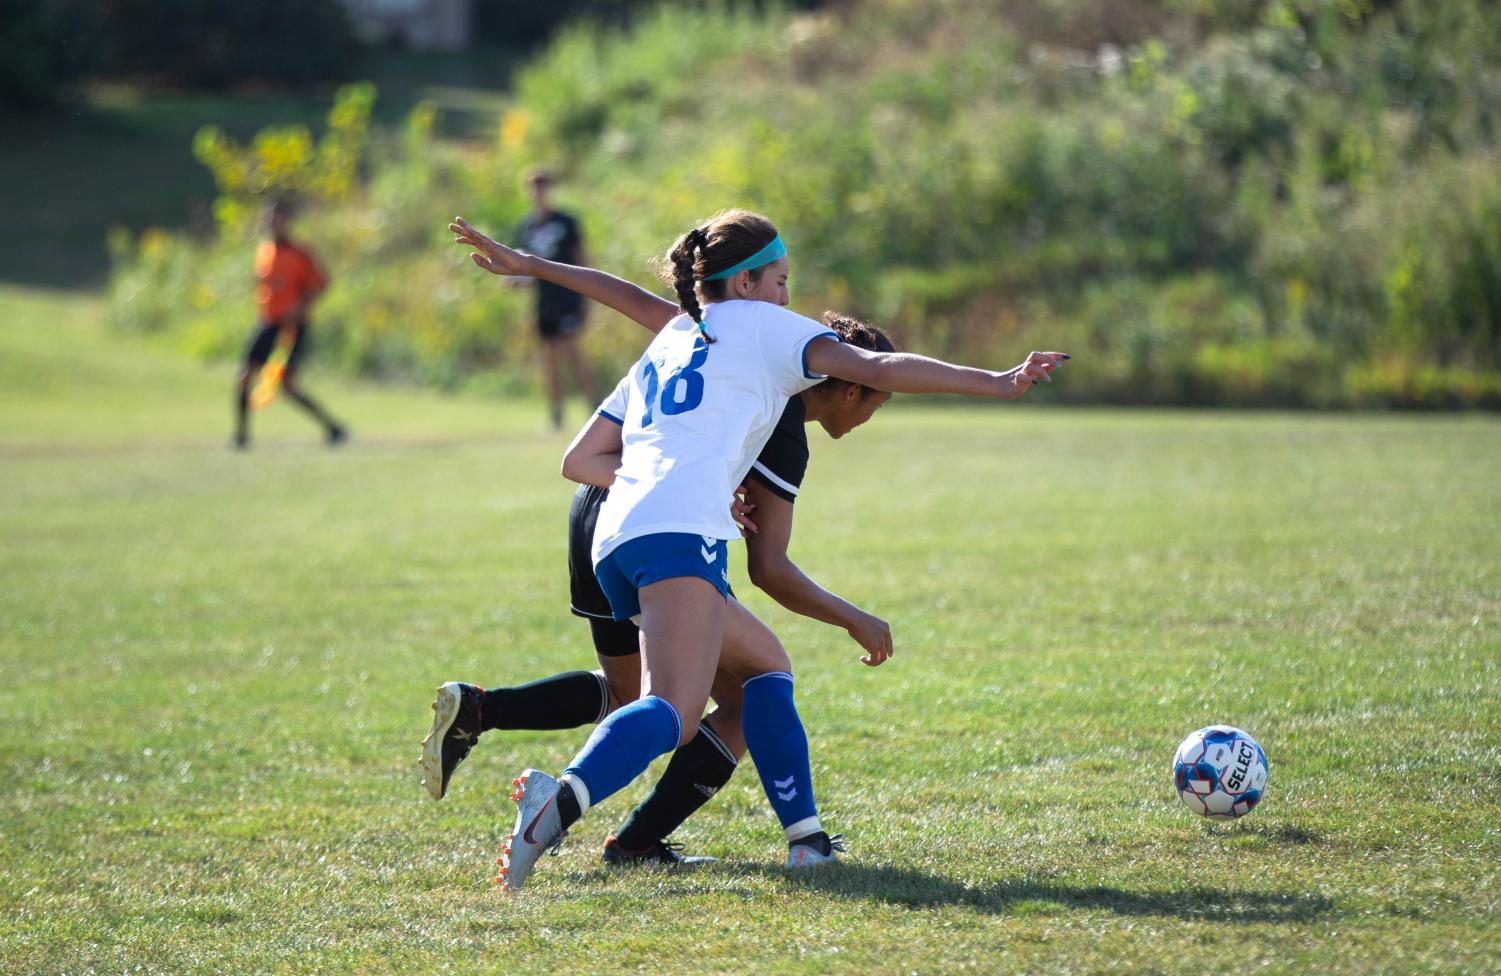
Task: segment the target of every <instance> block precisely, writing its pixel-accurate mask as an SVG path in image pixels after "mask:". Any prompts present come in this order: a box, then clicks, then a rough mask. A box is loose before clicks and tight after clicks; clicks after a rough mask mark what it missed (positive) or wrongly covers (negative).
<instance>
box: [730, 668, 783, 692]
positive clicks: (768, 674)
mask: <svg viewBox="0 0 1501 976" xmlns="http://www.w3.org/2000/svg"><path fill="white" fill-rule="evenodd" d="M762 678H786V679H787V680H788V681H791V680H792V675H790V674H788V673H787V672H786V671H764V672H762V673H761V674H755V675H751V676H750V677H749V678H746V679H745V680H744V681H742V682H740V687H742V688H749V687H750V683H751V682H752V681H760V680H761V679H762Z"/></svg>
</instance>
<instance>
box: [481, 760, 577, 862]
mask: <svg viewBox="0 0 1501 976" xmlns="http://www.w3.org/2000/svg"><path fill="white" fill-rule="evenodd" d="M511 785H512V786H514V787H516V789H515V791H514V792H512V793H511V799H512V800H514V801H516V826H515V827H513V828H512V829H511V833H510V835H509V836H508V837H506V843H505V847H504V848H502V853H501V856H500V857H498V858H496V859H495V863H496V864H499V865H500V875H499V876H498V877H496V879H495V883H496V884H498V885H500V886H501V887H503V888H504V889H505V890H506V891H520V890H521V886H522V885H523V884H525V883H526V878H527V875H529V874H531V873H532V867H533V865H535V864H536V863H537V858H539V857H541V856H542V854H543V853H544V852H548V851H550V852H552V853H557V850H558V848H559V847H560V846H562V843H563V818H562V816H561V815H560V814H559V813H558V803H557V799H558V781H557V780H555V779H553V778H552V777H551V776H549V775H547V774H546V773H544V772H542V771H541V770H537V769H524V770H522V771H521V775H520V776H518V777H516V778H515V779H513V780H511Z"/></svg>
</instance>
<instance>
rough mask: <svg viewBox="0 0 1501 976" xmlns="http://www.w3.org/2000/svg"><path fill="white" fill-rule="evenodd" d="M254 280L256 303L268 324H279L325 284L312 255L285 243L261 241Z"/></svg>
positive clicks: (256, 252)
mask: <svg viewBox="0 0 1501 976" xmlns="http://www.w3.org/2000/svg"><path fill="white" fill-rule="evenodd" d="M255 278H256V285H255V304H256V307H257V308H258V309H259V310H260V313H261V318H262V319H263V320H264V321H267V322H280V321H281V320H282V319H283V318H285V317H286V315H287V313H288V312H290V311H291V310H292V306H294V305H296V304H297V303H298V302H300V301H302V300H303V299H304V298H306V297H307V296H308V295H310V294H313V293H316V292H318V291H321V290H322V289H323V286H324V284H326V280H325V279H324V277H323V272H321V271H319V270H318V265H317V264H315V263H314V262H313V258H312V255H310V254H308V252H306V251H304V250H303V249H302V248H300V247H297V246H296V245H294V244H291V243H288V242H286V241H262V242H261V245H260V247H258V248H256V249H255Z"/></svg>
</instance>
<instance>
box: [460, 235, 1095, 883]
mask: <svg viewBox="0 0 1501 976" xmlns="http://www.w3.org/2000/svg"><path fill="white" fill-rule="evenodd" d="M455 229H456V230H457V231H459V232H460V233H462V232H463V230H464V229H465V226H464V225H462V224H455ZM461 239H462V238H461ZM474 259H475V261H476V263H478V264H479V265H480V266H481V267H486V268H487V269H489V270H496V269H495V267H494V266H493V265H494V264H495V261H496V259H495V258H494V257H493V256H492V255H491V254H490V253H488V252H485V253H479V254H475V255H474ZM669 260H670V262H671V265H672V267H673V269H674V271H675V274H674V287H675V290H676V292H677V295H678V300H679V306H680V307H681V308H682V309H683V314H682V315H681V316H679V317H677V318H675V319H673V320H672V321H671V322H670V323H668V325H667V326H666V327H665V328H663V329H662V331H661V332H660V333H658V334H657V336H656V338H655V339H653V340H652V342H651V344H650V345H649V346H648V347H647V350H646V352H645V354H643V356H642V357H641V359H640V360H639V361H638V362H637V364H636V366H635V367H634V368H633V369H632V371H631V374H630V375H631V387H630V396H629V403H628V407H627V411H626V416H625V418H624V421H625V423H624V424H623V426H622V453H621V462H620V467H619V468H618V469H617V470H616V473H615V480H614V482H613V484H612V485H611V488H610V497H609V499H607V500H606V502H605V504H604V505H603V506H602V507H601V510H600V516H599V521H598V524H597V526H596V529H595V537H594V553H593V555H594V562H595V575H596V576H597V577H598V579H599V582H600V585H601V587H603V589H604V591H605V593H606V595H607V596H608V597H609V599H610V605H611V609H612V610H613V612H614V614H615V616H616V617H617V618H618V619H638V622H639V626H640V628H641V633H642V638H641V641H642V682H641V692H642V697H641V698H640V699H638V700H637V701H635V702H632V703H631V704H629V705H627V706H625V707H623V708H621V709H619V710H618V711H616V712H614V713H612V714H611V715H610V716H609V717H608V718H606V719H605V720H604V722H602V723H600V725H599V726H598V727H596V729H595V730H594V733H593V734H592V735H591V736H590V737H589V740H588V742H586V743H585V744H584V747H583V748H582V749H581V750H580V751H579V753H578V754H577V755H576V756H575V757H574V759H573V761H572V762H571V763H569V765H568V766H567V768H566V769H565V770H564V771H563V775H562V776H561V777H560V778H559V779H553V778H552V777H551V776H549V775H547V774H546V773H543V772H540V771H538V770H534V769H527V770H524V771H523V772H522V774H521V776H519V777H518V778H517V780H516V785H517V791H516V792H515V793H513V794H512V796H513V798H514V799H515V800H516V801H517V804H518V810H517V818H516V825H515V828H514V829H513V831H512V834H511V837H510V838H509V842H508V843H507V845H506V846H505V848H504V849H503V850H504V856H503V857H502V858H501V864H502V867H501V873H502V876H503V877H504V883H505V885H506V887H507V888H508V889H511V890H515V889H519V888H520V887H521V886H522V885H523V884H524V882H525V880H526V878H527V876H528V875H529V874H530V873H531V870H532V868H533V867H534V866H535V864H536V861H537V859H538V857H540V855H541V854H542V853H543V852H544V851H546V850H548V849H550V848H553V847H555V846H557V845H558V844H559V843H560V842H561V840H562V837H563V833H564V831H565V830H566V829H567V828H568V827H569V826H570V825H571V824H572V823H573V822H574V821H576V820H577V819H578V818H579V817H580V816H582V815H583V814H584V813H585V812H586V811H587V810H588V809H589V808H590V806H592V805H593V804H595V803H598V802H599V801H601V800H603V799H604V798H605V797H607V796H609V795H610V794H612V793H614V792H616V791H617V790H619V789H620V788H621V787H623V786H625V785H626V784H627V783H629V782H630V781H631V780H633V779H635V777H636V776H638V775H639V774H640V773H641V772H642V771H643V770H644V769H645V768H646V767H647V765H648V764H649V763H650V762H651V760H652V759H654V758H656V757H657V756H659V755H661V754H663V753H665V752H667V751H669V750H670V749H673V748H675V747H676V746H679V745H682V744H684V743H686V742H687V741H688V740H689V739H691V738H692V737H693V736H694V735H695V734H696V732H697V731H698V716H700V715H702V714H703V710H704V706H705V705H706V704H707V701H708V697H709V691H710V686H711V684H712V681H713V678H714V674H715V670H716V668H717V666H718V658H719V649H720V646H721V642H722V638H723V634H724V625H725V615H726V599H725V598H726V591H727V589H728V580H727V578H726V574H725V568H724V563H725V541H726V540H728V539H731V538H734V537H735V536H736V535H738V528H737V527H736V525H735V523H734V520H733V519H732V518H731V516H730V513H729V511H728V508H727V506H726V501H727V499H728V498H729V496H730V494H731V493H732V491H733V490H734V488H735V487H736V486H737V485H739V484H740V482H741V481H742V480H743V479H744V477H745V475H746V473H747V472H748V471H749V469H750V466H751V462H752V460H753V459H754V458H755V456H756V454H757V452H758V451H759V450H760V448H761V445H762V444H763V443H764V442H765V440H766V438H767V437H768V436H769V435H770V434H771V431H772V428H773V427H774V426H775V424H776V421H777V418H778V416H779V414H780V412H781V408H782V405H783V404H784V403H785V401H786V399H787V398H788V397H790V396H793V395H795V394H797V393H800V392H801V391H802V390H804V389H807V388H808V387H811V386H813V385H814V384H816V383H818V382H820V381H822V380H823V379H824V378H825V377H826V376H836V377H838V378H840V379H844V380H847V381H850V382H856V383H861V384H863V385H866V386H869V387H871V388H873V389H878V390H886V391H889V392H893V393H956V394H964V395H970V396H986V397H999V398H1004V399H1014V398H1016V397H1019V396H1021V395H1022V394H1023V393H1025V392H1026V391H1027V389H1029V388H1030V387H1031V385H1032V384H1033V383H1035V382H1038V381H1050V377H1049V373H1050V372H1051V371H1052V370H1053V369H1055V368H1056V367H1057V366H1058V364H1059V363H1060V362H1061V361H1062V360H1063V359H1065V358H1067V357H1066V356H1065V355H1064V354H1062V353H1032V354H1030V355H1029V356H1028V357H1027V359H1026V361H1025V362H1023V363H1021V364H1020V365H1018V366H1016V367H1013V368H1012V369H1009V370H1006V371H1004V372H992V371H989V370H981V369H972V368H968V367H962V366H955V365H951V364H949V363H944V362H941V361H939V360H934V359H928V358H925V357H922V356H914V355H910V354H904V353H872V352H867V351H864V350H858V349H853V348H851V347H849V346H847V345H843V344H841V343H840V342H839V341H838V337H837V336H836V335H835V334H834V333H833V332H831V331H830V330H828V329H827V328H826V327H825V326H823V325H822V324H821V323H818V322H815V321H813V320H812V319H807V318H804V317H803V316H800V315H797V314H795V313H792V312H789V311H786V310H785V309H784V308H782V307H781V306H783V305H785V304H786V302H787V273H788V260H787V252H786V248H785V246H784V245H783V244H782V241H781V238H780V237H779V236H778V234H777V231H776V228H775V227H774V226H773V225H772V224H771V222H770V221H769V220H767V219H766V218H764V217H761V216H760V215H758V214H752V213H748V212H746V211H728V212H726V213H723V214H720V215H718V216H717V217H715V218H714V219H712V220H711V221H709V223H708V224H707V225H706V226H704V227H698V228H694V229H693V230H691V231H689V232H688V233H687V234H685V235H683V237H682V238H680V239H679V241H678V242H677V244H676V245H675V246H674V247H673V249H672V251H671V252H670V253H669ZM519 264H520V265H521V266H523V267H525V266H526V265H527V262H526V261H525V260H522V261H520V262H519ZM501 273H512V272H501ZM560 283H562V282H560ZM586 294H587V292H586ZM701 302H702V303H703V304H701ZM704 305H707V308H705V307H704ZM742 715H743V718H742V722H743V731H744V734H745V741H746V745H747V747H748V748H749V750H750V753H751V757H752V758H753V759H754V760H755V763H756V767H757V771H758V773H759V774H760V776H761V780H762V786H763V787H764V788H765V790H766V793H767V798H768V799H769V800H770V801H771V804H772V807H773V808H774V809H775V810H776V812H777V815H778V818H779V819H780V820H781V822H782V826H783V830H784V832H785V834H786V836H787V839H788V841H789V845H790V850H789V862H790V863H797V862H799V861H801V860H805V859H807V858H809V857H818V858H820V859H827V858H830V857H831V856H832V855H831V853H830V852H828V850H827V846H826V845H827V844H828V843H829V838H828V836H827V834H825V833H824V832H823V828H822V826H821V825H820V823H819V821H818V816H817V813H816V808H815V807H814V804H813V797H812V783H811V776H810V774H809V771H808V750H807V737H806V735H805V734H804V732H803V729H802V723H801V721H800V720H799V719H798V716H797V710H796V708H795V706H794V705H793V700H792V680H791V675H790V674H779V673H772V674H762V675H758V676H756V677H754V678H752V679H750V680H748V681H747V682H746V685H745V689H744V703H743V706H742Z"/></svg>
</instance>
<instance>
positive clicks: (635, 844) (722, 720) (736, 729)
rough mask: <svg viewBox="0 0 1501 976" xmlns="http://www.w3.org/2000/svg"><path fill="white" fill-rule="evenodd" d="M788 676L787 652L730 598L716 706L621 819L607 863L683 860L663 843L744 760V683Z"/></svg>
mask: <svg viewBox="0 0 1501 976" xmlns="http://www.w3.org/2000/svg"><path fill="white" fill-rule="evenodd" d="M791 670H792V665H791V662H790V661H789V660H788V657H787V652H786V651H785V650H784V649H783V648H782V644H781V642H780V641H778V640H777V638H776V635H775V634H773V633H772V632H771V628H769V627H767V626H766V625H765V624H764V623H762V622H761V621H760V620H758V619H757V618H756V617H755V615H754V614H752V613H751V612H750V611H748V610H746V609H745V607H744V606H742V605H741V604H740V603H739V602H738V601H736V600H735V599H733V598H731V599H730V601H729V604H728V606H727V608H726V615H725V636H724V643H723V646H722V648H721V651H720V662H719V670H718V671H717V672H716V674H715V677H714V687H713V696H714V701H715V704H716V705H717V706H718V707H716V709H715V710H714V712H713V713H712V714H710V715H709V716H708V717H707V718H706V719H705V720H704V721H703V722H702V723H700V725H699V731H698V735H697V736H695V737H694V738H693V740H692V741H690V742H688V743H687V744H686V745H684V746H683V747H682V748H681V749H678V750H677V751H676V752H675V753H673V756H672V761H671V762H670V763H668V765H667V769H666V770H665V771H664V772H663V774H662V778H661V779H659V780H658V781H657V784H656V786H655V787H653V789H652V792H651V793H650V794H648V795H647V797H646V798H645V799H644V800H642V801H641V802H640V803H639V804H637V805H636V807H635V808H634V809H633V810H632V811H631V812H630V813H629V814H627V816H626V819H625V821H624V823H622V825H621V827H620V829H619V830H618V831H617V832H616V834H615V836H614V837H613V838H611V839H610V840H609V841H606V844H605V860H606V861H607V862H610V863H626V862H635V861H650V862H664V861H666V862H676V861H679V860H682V858H681V856H680V855H677V854H676V853H675V852H674V851H673V850H672V849H671V848H669V847H666V846H665V845H664V841H665V839H666V838H667V837H668V836H669V835H670V834H671V833H672V832H673V831H674V830H676V829H677V828H678V827H679V826H680V825H681V824H682V823H683V821H684V820H687V819H688V818H689V817H690V816H692V815H693V814H694V812H696V811H697V810H698V809H699V808H700V807H702V806H703V805H704V804H705V803H707V802H708V801H709V798H710V797H712V796H713V795H714V794H715V793H716V792H718V790H719V789H721V788H722V787H723V786H724V785H725V784H726V783H728V782H729V780H730V777H731V776H732V775H734V772H735V766H736V764H737V762H738V760H739V759H740V757H741V756H743V755H744V754H745V739H744V736H743V734H742V730H741V727H740V726H741V708H740V706H741V701H742V697H743V692H742V689H741V683H742V682H743V681H744V680H745V679H746V678H748V677H750V676H751V675H754V674H764V673H767V672H786V673H790V672H791Z"/></svg>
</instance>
